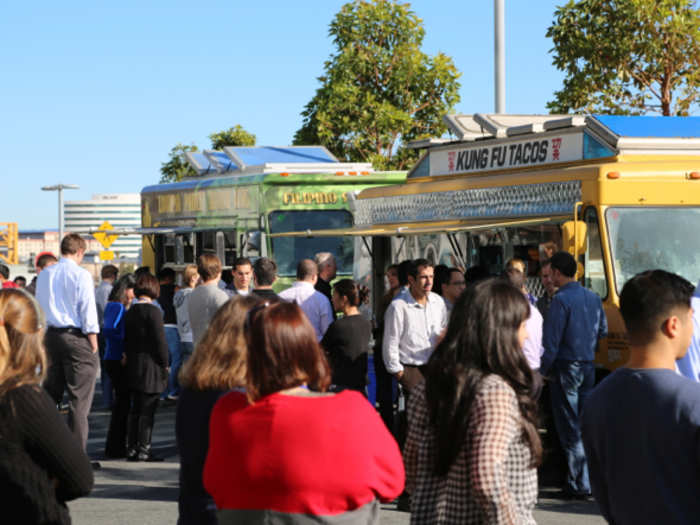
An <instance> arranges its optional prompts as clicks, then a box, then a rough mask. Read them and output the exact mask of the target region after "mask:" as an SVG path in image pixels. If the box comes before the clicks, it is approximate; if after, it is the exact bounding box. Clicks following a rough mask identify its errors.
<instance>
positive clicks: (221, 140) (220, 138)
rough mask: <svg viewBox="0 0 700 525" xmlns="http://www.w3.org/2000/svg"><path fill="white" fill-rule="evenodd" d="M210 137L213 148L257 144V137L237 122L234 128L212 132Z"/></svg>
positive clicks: (219, 148)
mask: <svg viewBox="0 0 700 525" xmlns="http://www.w3.org/2000/svg"><path fill="white" fill-rule="evenodd" d="M209 139H210V140H211V147H212V149H216V150H221V149H224V146H255V140H256V137H255V135H253V134H252V133H248V132H247V131H246V130H244V129H243V126H241V125H240V124H236V125H235V126H234V127H232V128H229V129H226V130H223V131H219V132H217V133H212V134H211V135H209Z"/></svg>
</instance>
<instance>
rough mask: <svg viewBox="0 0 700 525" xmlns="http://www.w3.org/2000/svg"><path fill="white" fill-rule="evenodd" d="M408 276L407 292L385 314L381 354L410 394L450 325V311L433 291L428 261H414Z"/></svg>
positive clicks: (391, 372) (431, 272) (387, 367)
mask: <svg viewBox="0 0 700 525" xmlns="http://www.w3.org/2000/svg"><path fill="white" fill-rule="evenodd" d="M407 274H408V291H406V292H403V293H399V294H398V295H397V296H396V298H394V300H393V301H392V302H391V304H390V305H389V308H387V310H386V313H385V314H384V340H383V343H382V345H383V348H382V350H383V355H384V364H385V365H386V369H387V371H388V372H389V373H390V374H393V375H395V376H396V378H397V379H398V380H399V381H401V383H402V384H403V385H404V388H405V389H406V391H407V392H410V391H411V389H412V388H413V387H414V386H415V385H416V384H418V383H419V382H420V380H421V379H422V377H423V374H422V372H421V370H420V369H421V368H422V367H423V366H424V365H425V364H426V363H427V362H428V359H429V358H430V355H431V354H432V353H433V350H434V349H435V345H436V344H437V341H438V338H439V337H440V334H442V331H443V329H444V328H445V325H446V324H447V309H446V308H445V301H443V300H442V297H440V296H439V295H438V294H436V293H433V292H432V291H431V289H432V287H433V265H432V264H431V263H430V262H429V261H428V260H426V259H417V260H415V261H413V263H412V264H411V265H410V266H409V267H408V268H407Z"/></svg>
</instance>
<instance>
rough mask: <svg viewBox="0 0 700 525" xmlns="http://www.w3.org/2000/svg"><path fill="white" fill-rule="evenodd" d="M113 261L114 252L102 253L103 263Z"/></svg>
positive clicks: (105, 251) (106, 251)
mask: <svg viewBox="0 0 700 525" xmlns="http://www.w3.org/2000/svg"><path fill="white" fill-rule="evenodd" d="M112 259H114V252H111V251H109V250H102V251H101V252H100V260H101V261H111V260H112Z"/></svg>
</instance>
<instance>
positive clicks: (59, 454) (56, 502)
mask: <svg viewBox="0 0 700 525" xmlns="http://www.w3.org/2000/svg"><path fill="white" fill-rule="evenodd" d="M43 323H44V322H43V319H42V313H41V310H40V309H39V305H38V304H37V302H36V301H35V300H34V298H33V297H31V296H30V295H29V294H28V293H26V292H24V291H22V290H19V289H10V288H8V289H5V290H0V479H1V480H2V502H3V508H2V511H3V513H4V514H5V515H6V516H10V517H12V516H14V519H17V520H19V521H21V522H22V523H36V524H67V523H70V515H69V513H68V508H67V507H66V504H65V502H66V501H69V500H72V499H75V498H78V497H80V496H85V495H87V494H88V493H89V492H90V490H92V484H93V475H92V467H91V465H90V460H89V459H88V457H87V456H86V455H85V452H84V451H83V448H82V445H81V443H80V440H78V439H76V437H75V435H74V434H73V433H72V432H71V431H70V430H69V429H68V426H67V425H66V423H65V421H64V420H63V419H62V417H61V415H60V414H59V413H58V411H57V410H56V404H55V403H54V401H53V400H52V399H51V398H50V397H49V395H48V394H47V393H46V392H45V391H44V390H43V389H42V388H41V386H39V385H40V382H41V381H42V379H43V378H44V376H45V374H46V354H45V352H44V344H43V338H44V329H43Z"/></svg>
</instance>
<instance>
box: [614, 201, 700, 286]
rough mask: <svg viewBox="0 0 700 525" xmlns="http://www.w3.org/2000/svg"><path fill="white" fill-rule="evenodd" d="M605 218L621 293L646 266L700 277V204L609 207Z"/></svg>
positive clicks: (694, 279) (694, 280) (617, 283)
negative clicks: (695, 205) (687, 205)
mask: <svg viewBox="0 0 700 525" xmlns="http://www.w3.org/2000/svg"><path fill="white" fill-rule="evenodd" d="M605 221H606V223H607V229H608V237H609V240H610V250H611V255H612V260H613V268H614V270H615V285H616V287H617V292H618V293H620V292H621V291H622V287H623V286H624V284H625V283H626V282H627V281H628V280H629V279H630V278H631V277H633V276H634V275H636V274H638V273H640V272H643V271H646V270H655V269H662V270H666V271H668V272H673V273H676V274H678V275H682V276H683V277H685V278H686V279H688V280H689V281H690V282H691V283H693V284H694V285H695V284H697V283H698V281H699V280H700V232H699V231H698V225H699V224H700V208H679V207H665V208H646V207H645V208H608V209H607V210H606V211H605Z"/></svg>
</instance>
